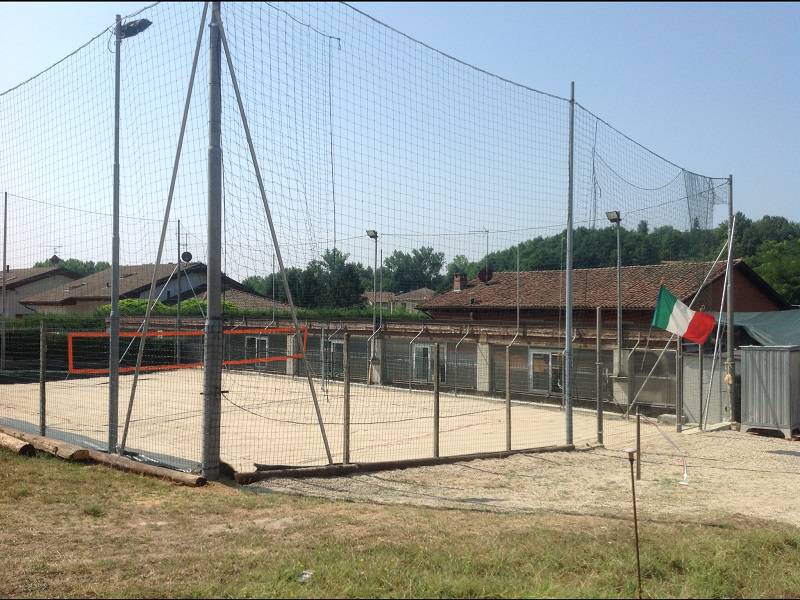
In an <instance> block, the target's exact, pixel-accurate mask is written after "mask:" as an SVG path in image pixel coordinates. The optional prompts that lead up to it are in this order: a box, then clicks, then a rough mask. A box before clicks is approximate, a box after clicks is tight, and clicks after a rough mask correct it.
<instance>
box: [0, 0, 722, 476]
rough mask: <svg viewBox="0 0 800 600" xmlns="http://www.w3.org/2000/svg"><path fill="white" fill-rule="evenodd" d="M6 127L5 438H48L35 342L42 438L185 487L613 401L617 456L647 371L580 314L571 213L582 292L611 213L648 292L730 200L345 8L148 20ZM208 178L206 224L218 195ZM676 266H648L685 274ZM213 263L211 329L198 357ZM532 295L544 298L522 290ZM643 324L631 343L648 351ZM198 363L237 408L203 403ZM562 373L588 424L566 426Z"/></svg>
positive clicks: (505, 430) (189, 10) (539, 100)
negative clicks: (187, 476)
mask: <svg viewBox="0 0 800 600" xmlns="http://www.w3.org/2000/svg"><path fill="white" fill-rule="evenodd" d="M212 13H213V14H212ZM142 19H146V20H147V21H149V22H150V25H149V26H147V24H146V23H145V22H144V21H142ZM209 25H211V27H209ZM218 35H219V38H217V37H216V36H218ZM215 39H219V40H220V42H221V47H220V49H219V55H218V57H219V59H220V64H221V65H222V66H221V68H220V71H219V73H217V72H216V71H215V70H214V69H213V68H212V67H213V66H214V65H215V64H216V63H215V60H216V59H214V58H213V50H211V49H210V46H209V43H210V40H215ZM116 48H118V54H117V53H116V52H117V50H115V49H116ZM115 59H119V73H120V95H119V98H120V119H119V122H118V125H119V127H118V133H119V144H120V150H119V187H118V190H119V203H120V209H119V215H118V217H119V218H118V220H119V240H120V276H119V279H118V281H119V296H120V298H122V301H121V303H120V308H119V312H120V313H121V314H122V321H123V322H122V325H121V333H120V335H119V340H118V343H117V341H116V333H115V332H114V331H113V327H111V326H112V325H113V323H114V320H113V319H109V316H110V311H111V307H110V306H109V305H110V304H111V303H112V299H113V298H112V289H113V286H112V283H113V281H112V277H111V274H112V271H111V264H110V263H111V262H112V239H113V233H114V216H113V215H114V212H113V198H114V192H115V189H116V188H115V186H114V181H115V179H114V172H115V168H114V167H115V158H114V156H115V154H114V139H115V138H114V132H115V123H116V121H115V110H114V107H115V86H114V75H115ZM217 74H219V75H220V83H219V86H218V87H215V86H216V85H217V84H216V83H215V81H216V79H215V77H216V75H217ZM565 83H566V82H565ZM565 87H566V86H565ZM216 90H219V94H220V96H219V97H220V100H221V107H220V110H219V112H218V113H214V111H213V109H214V107H215V106H216V103H215V102H213V101H212V100H214V98H215V94H216V93H217V91H216ZM215 114H216V117H218V118H219V126H220V131H221V148H222V153H221V156H222V158H221V159H220V162H218V163H214V165H216V166H214V165H212V163H211V161H212V159H210V158H209V153H208V147H209V137H208V123H209V119H212V123H213V122H214V118H215ZM0 119H2V123H3V127H2V128H0V148H3V149H4V151H2V152H0V186H1V187H2V189H3V190H6V191H7V195H6V218H5V220H4V226H5V232H6V233H5V235H4V247H5V248H7V250H5V251H4V254H5V259H6V260H5V264H6V265H9V267H7V268H6V270H5V274H4V278H3V286H2V289H3V298H4V300H3V306H4V316H5V337H4V348H5V350H4V352H5V358H4V365H3V368H2V377H3V382H4V385H3V386H2V387H0V394H2V403H0V405H1V406H2V409H1V410H0V421H2V423H5V424H6V425H14V426H17V427H20V428H27V429H30V428H31V427H37V426H38V419H39V417H40V415H39V412H38V408H37V407H38V397H39V388H40V387H41V384H40V383H39V381H38V375H37V372H38V369H39V354H38V346H37V344H38V335H39V334H38V331H39V330H38V327H39V320H40V319H42V318H44V319H45V322H46V327H47V331H48V334H47V338H48V355H47V363H46V367H47V368H46V376H45V380H46V381H45V383H46V386H45V387H46V394H47V404H46V408H47V415H46V420H47V430H48V432H50V433H51V434H53V435H62V436H73V438H74V439H77V438H75V436H79V437H80V439H81V440H83V441H84V442H86V443H91V444H93V445H95V446H97V447H100V448H107V447H108V443H109V441H110V442H111V443H112V446H114V445H116V444H117V443H118V442H115V440H119V439H124V440H125V443H126V450H129V451H132V452H136V453H138V454H139V455H141V456H145V457H149V458H151V459H153V460H158V461H160V462H163V463H166V464H169V465H172V466H177V467H180V468H194V467H197V466H198V465H199V464H200V463H201V462H202V461H203V460H204V458H203V456H204V454H203V453H204V452H208V450H209V448H212V449H213V444H212V446H211V447H209V446H205V447H204V440H206V441H207V440H208V436H212V437H213V436H217V437H218V440H219V445H220V455H221V457H222V460H224V461H227V462H228V463H230V464H231V465H232V466H233V467H234V468H235V469H237V470H243V469H244V470H247V469H251V468H252V466H253V464H254V463H256V464H260V465H312V464H325V463H328V462H341V461H343V460H344V459H345V454H347V453H348V452H349V459H350V460H352V461H360V462H374V461H383V460H404V459H412V458H420V457H426V456H430V455H431V454H432V453H434V447H435V446H436V447H437V448H438V449H437V450H436V453H438V454H439V455H441V456H445V455H458V454H469V453H476V452H496V451H504V450H507V449H509V448H511V449H524V448H534V447H541V446H553V445H568V444H570V443H572V442H575V443H578V442H584V441H592V440H595V439H596V438H597V430H598V424H597V417H596V414H595V412H594V411H595V410H596V408H597V406H598V397H599V398H600V400H599V401H600V402H601V403H602V404H603V405H604V406H605V408H606V419H611V420H613V423H619V426H618V431H619V436H620V437H626V436H628V435H629V432H630V428H629V423H628V421H627V420H626V419H624V418H621V417H620V415H623V414H624V413H625V412H626V410H627V408H628V405H627V404H625V402H626V401H627V400H626V399H627V398H628V397H629V396H628V395H626V394H629V393H630V390H631V389H633V387H632V385H633V383H632V382H635V381H637V380H638V379H639V378H640V377H641V372H642V371H643V370H647V365H648V364H649V363H648V360H649V358H648V357H647V356H645V355H640V354H641V353H639V352H638V351H633V353H632V354H631V355H630V357H629V359H628V360H630V361H631V362H632V364H638V362H639V359H640V358H642V356H644V358H645V360H644V363H647V364H644V365H643V366H639V367H637V371H636V373H634V374H633V375H632V376H631V377H629V378H628V381H625V382H622V381H621V380H622V379H623V378H624V376H625V373H623V372H621V371H620V372H618V371H619V370H618V369H616V368H615V366H614V365H615V360H616V357H618V356H619V355H620V353H625V354H628V353H629V352H631V349H632V348H633V339H632V338H630V337H626V338H625V339H624V340H622V344H621V345H622V346H623V349H622V351H620V350H618V349H617V345H618V342H617V340H615V339H614V335H613V333H612V332H611V331H610V329H604V330H603V331H602V332H601V344H600V345H601V349H600V352H599V353H598V352H597V351H596V348H595V338H596V334H595V332H594V325H593V319H594V311H595V308H596V307H598V306H599V307H601V308H602V309H603V311H604V312H605V313H606V314H607V315H608V316H606V317H604V318H605V320H606V327H608V323H609V322H610V321H609V319H611V318H612V315H613V311H614V308H615V305H616V302H615V298H613V297H611V298H608V297H599V296H597V295H596V294H594V295H593V292H592V286H590V285H588V284H587V285H585V286H584V288H585V289H584V291H583V292H581V294H582V296H581V297H578V295H577V292H575V294H573V296H574V297H571V298H570V297H569V295H568V294H567V291H568V287H567V285H566V278H565V274H564V270H563V269H564V268H565V266H566V265H567V258H568V256H567V248H566V238H567V233H568V232H569V231H570V228H569V227H568V216H569V215H568V206H570V205H572V206H573V211H572V214H571V219H572V221H571V223H572V225H573V226H574V231H575V238H574V240H575V242H574V248H573V252H572V255H571V257H572V258H574V262H575V264H576V265H577V266H583V267H601V266H606V265H607V264H608V256H609V249H612V250H611V252H613V248H614V229H612V228H611V227H606V226H605V225H606V224H607V223H606V221H605V216H604V215H605V213H606V212H607V211H612V210H616V211H621V212H622V215H623V218H624V223H625V225H624V227H625V230H626V231H629V232H631V234H630V235H634V232H635V235H639V236H640V238H636V239H637V240H639V241H640V242H641V243H642V245H641V248H640V247H630V248H625V258H624V259H623V264H626V265H631V264H646V263H647V262H648V261H651V260H656V261H657V260H658V259H659V258H658V257H657V258H655V259H653V256H652V252H651V251H652V250H653V248H655V245H654V244H655V242H652V240H651V239H650V238H648V237H647V235H648V232H656V231H658V232H660V234H659V235H667V234H669V235H672V234H673V232H674V235H679V234H680V235H686V236H694V237H693V238H692V239H693V240H694V243H695V245H696V246H697V247H700V246H703V247H704V248H705V247H707V246H709V244H710V245H711V246H712V247H713V245H714V244H712V243H711V242H710V241H715V239H716V238H715V237H714V235H715V233H714V231H712V228H713V227H714V226H715V225H716V224H717V221H715V218H716V216H715V214H714V207H715V206H716V205H717V204H720V203H724V202H726V201H727V195H728V191H729V190H728V181H727V180H723V179H715V178H709V177H703V176H700V175H697V174H694V173H692V172H690V171H688V170H686V169H683V168H682V167H679V166H677V165H676V164H674V163H672V162H670V161H668V160H666V159H664V158H662V157H660V156H659V155H658V154H656V153H654V152H652V151H651V150H649V149H647V148H646V147H645V146H643V145H641V144H639V143H638V142H636V141H634V140H633V139H631V138H629V137H628V136H626V135H625V134H623V133H621V132H620V131H618V130H617V129H615V128H614V127H613V126H611V125H610V124H608V123H607V122H606V121H604V120H603V119H601V118H599V117H597V116H595V115H594V114H593V113H592V112H591V111H589V110H588V109H587V108H585V107H583V106H582V105H581V104H579V103H577V102H574V101H572V100H571V99H570V98H566V97H563V96H560V95H558V94H552V93H546V92H543V91H539V90H536V89H534V88H531V87H529V86H526V85H522V84H518V83H515V82H512V81H509V80H507V79H505V78H503V77H500V76H497V75H494V74H492V73H488V72H486V71H484V70H482V69H480V68H477V67H475V66H472V65H469V64H467V63H465V62H463V61H460V60H458V59H456V58H453V57H450V56H448V55H446V54H444V53H442V52H440V51H438V50H436V49H434V48H432V47H430V46H428V45H426V44H424V43H422V42H420V41H417V40H415V39H413V38H411V37H409V36H407V35H405V34H403V33H402V32H399V31H397V30H395V29H393V28H392V27H390V26H388V25H386V24H383V23H381V22H379V21H377V20H375V19H374V18H372V17H370V16H369V15H367V14H365V13H363V12H362V11H361V10H360V9H358V8H356V7H353V6H350V5H348V4H342V3H291V2H290V3H279V4H272V3H230V4H228V3H222V5H221V9H220V10H219V13H217V12H215V11H214V10H212V7H211V5H210V4H202V3H181V4H174V3H156V4H154V5H151V6H148V7H146V8H144V9H142V10H141V11H139V12H138V13H136V14H134V15H129V16H127V17H125V18H123V19H122V20H121V25H120V28H116V26H114V25H112V26H110V27H109V29H108V30H105V31H103V32H101V33H100V34H98V36H96V37H95V38H93V39H92V40H89V41H88V42H87V43H86V44H85V45H84V46H82V47H81V48H79V49H78V50H76V51H75V52H73V53H71V54H69V55H68V56H66V57H65V58H64V59H62V60H60V61H58V62H57V63H55V64H54V65H52V66H51V67H49V68H47V69H45V70H44V71H42V72H41V73H40V74H38V75H36V76H34V77H32V78H31V79H29V80H28V81H25V82H23V83H21V84H20V85H18V86H16V87H14V88H11V89H9V90H7V91H6V92H3V93H2V94H0ZM212 129H213V128H212ZM570 165H572V168H571V169H570ZM216 167H218V168H219V169H220V173H221V179H220V184H219V190H220V192H221V194H220V195H219V196H218V199H219V204H218V205H213V206H212V205H211V201H210V200H209V198H211V199H212V200H213V199H214V198H215V197H216V196H215V195H214V194H213V193H212V190H211V188H212V187H213V185H215V184H214V178H208V179H207V177H206V174H207V170H208V169H211V170H213V169H214V168H216ZM209 172H211V171H209ZM570 203H571V204H570ZM209 215H212V217H209ZM214 215H219V217H218V220H215V217H214ZM270 219H271V220H270ZM273 226H274V231H273ZM212 231H217V233H218V234H219V236H220V237H221V244H220V246H219V247H216V246H214V245H211V246H209V241H208V240H209V239H211V238H209V236H208V235H207V232H212ZM665 232H666V233H665ZM273 234H274V235H273ZM695 238H697V239H695ZM631 239H633V238H631ZM634 242H636V240H634ZM634 242H630V244H634ZM636 243H638V242H636ZM665 247H666V248H667V250H665V251H664V252H666V254H662V255H659V256H660V257H661V258H663V257H667V258H675V259H682V258H686V256H684V255H679V254H675V255H673V254H670V252H673V249H672V248H673V246H671V245H669V244H666V245H665ZM706 249H707V248H706ZM674 251H675V252H677V250H674ZM712 258H713V257H712ZM216 259H219V262H220V263H221V270H222V275H221V276H220V279H219V280H217V279H214V281H218V282H221V287H222V290H223V297H222V300H223V305H222V315H223V317H224V324H223V330H224V331H223V332H222V333H221V334H220V335H219V336H215V337H213V339H212V338H208V339H207V336H206V335H205V333H204V332H205V330H206V328H207V327H208V324H207V321H206V318H207V317H209V310H212V309H213V304H214V298H216V296H215V292H214V286H211V287H210V288H209V287H208V285H207V283H208V281H209V273H211V277H212V278H214V277H216V275H215V271H214V263H215V260H216ZM35 269H38V270H35ZM545 271H546V272H548V273H550V274H551V275H547V282H546V284H545V283H537V281H539V280H533V279H525V281H523V282H522V283H520V281H521V276H520V274H521V273H534V274H535V273H540V272H545ZM612 276H613V275H612V271H609V272H608V273H606V274H604V275H602V277H603V278H604V279H605V280H610V278H611V277H612ZM537 277H538V276H537ZM542 277H544V276H542ZM542 281H544V279H542ZM525 282H528V283H525ZM575 285H577V284H574V285H573V287H572V288H570V289H569V291H570V292H571V293H572V292H573V291H574V290H575V289H578V288H577V287H575ZM478 287H480V288H481V290H483V291H482V292H481V293H482V294H484V295H483V296H481V297H480V298H479V297H478V296H477V295H476V294H477V292H475V293H473V292H474V290H477V289H478ZM470 290H473V291H470ZM537 294H538V296H537ZM148 298H149V300H148ZM534 298H536V299H534ZM209 299H210V301H209ZM568 299H571V300H572V301H573V312H574V316H575V319H576V331H575V332H573V335H572V337H571V338H570V339H571V340H572V344H573V346H572V348H571V349H568V348H565V340H566V338H567V337H568V336H567V335H566V325H567V318H566V317H567V308H568ZM653 300H654V299H653ZM637 310H639V312H638V313H636V315H638V316H636V315H634V316H633V317H631V318H632V319H634V320H635V323H632V324H631V326H630V327H626V334H628V333H629V332H630V331H634V330H637V328H638V330H642V329H646V321H647V319H648V316H647V315H645V316H642V314H644V311H642V310H641V309H637ZM146 312H147V313H150V317H149V318H143V317H144V315H145V313H146ZM295 314H296V317H297V318H296V319H295ZM112 316H113V315H112ZM431 317H433V318H431ZM626 318H628V317H627V315H626ZM215 319H216V316H215V314H211V318H210V320H209V321H208V322H210V323H216V321H215ZM345 335H347V336H348V351H347V352H345V348H344V346H345V341H344V339H345ZM653 339H654V340H655V341H657V342H658V343H663V340H661V341H658V340H660V338H658V337H657V336H655V337H654V338H653ZM654 343H655V342H654ZM437 348H438V362H437V361H436V360H435V355H436V351H437ZM112 349H117V350H118V351H119V356H120V360H119V363H118V364H119V371H120V375H119V395H118V400H114V398H113V396H110V393H109V388H110V386H109V385H108V384H109V379H110V378H111V379H112V380H114V376H113V375H111V374H110V372H111V369H110V368H109V366H110V365H109V355H110V354H113V352H112ZM209 349H210V350H209ZM217 350H219V351H220V354H219V355H217V354H216V351H217ZM209 351H211V352H212V353H214V356H215V357H217V358H218V362H215V363H214V364H218V363H221V364H222V373H221V382H220V381H217V382H216V383H215V380H214V378H213V377H212V378H211V379H209V378H208V377H207V375H208V373H207V371H206V369H207V368H208V365H209ZM569 355H571V356H572V376H571V379H570V380H569V382H570V383H571V384H572V390H573V392H572V395H573V399H574V405H575V411H574V414H573V411H572V410H571V408H570V407H569V406H567V405H566V404H568V403H565V402H564V401H563V397H564V388H565V385H564V384H565V374H566V373H567V371H568V366H567V365H568V364H569V361H568V360H567V357H568V356H569ZM670 357H671V358H670ZM217 358H215V359H214V360H215V361H216V360H217ZM212 362H213V361H212ZM507 362H508V364H506V363H507ZM345 363H348V364H347V366H348V367H349V372H350V378H349V381H348V384H347V385H345V382H344V379H345ZM670 369H672V370H670ZM659 370H660V371H659V372H661V370H663V375H660V374H659V375H656V377H657V379H651V381H649V382H648V384H647V386H646V389H645V390H643V392H642V400H641V401H642V404H643V405H644V406H649V407H651V409H652V410H653V411H656V410H660V409H664V410H669V409H670V407H673V410H674V403H675V399H674V397H673V396H671V394H674V388H675V382H674V356H673V355H672V354H667V355H666V358H665V359H662V363H661V365H660V366H659ZM671 378H672V379H671ZM209 386H210V387H209ZM348 387H349V397H348V398H346V396H348V394H347V393H346V392H345V390H346V388H348ZM623 388H624V393H623ZM670 390H672V391H670ZM435 397H436V398H438V401H437V402H436V403H435V402H434V398H435ZM209 402H210V403H211V404H209ZM215 402H216V407H217V408H216V409H213V411H212V412H213V413H214V414H209V412H208V411H209V410H210V409H209V406H211V407H212V408H213V406H215V404H214V403H215ZM116 411H118V414H119V417H118V419H117V420H116V421H115V419H114V413H115V412H116ZM567 419H574V426H575V432H574V433H575V435H574V439H570V433H569V432H568V428H567V427H566V425H565V423H566V421H567ZM209 428H211V429H215V430H216V431H209ZM509 431H510V433H509ZM606 431H607V432H609V433H608V434H607V437H608V435H611V434H610V432H611V431H614V427H613V426H611V425H609V426H607V427H606ZM434 438H436V439H438V446H437V445H436V442H435V441H434ZM626 439H627V438H626ZM204 448H205V450H204ZM114 449H115V448H113V447H112V448H111V450H112V451H113V450H114ZM346 451H347V452H346Z"/></svg>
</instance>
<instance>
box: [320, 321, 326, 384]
mask: <svg viewBox="0 0 800 600" xmlns="http://www.w3.org/2000/svg"><path fill="white" fill-rule="evenodd" d="M319 375H320V379H321V380H322V388H323V389H325V328H324V327H323V328H322V332H321V334H320V336H319Z"/></svg>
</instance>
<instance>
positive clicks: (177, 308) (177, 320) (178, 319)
mask: <svg viewBox="0 0 800 600" xmlns="http://www.w3.org/2000/svg"><path fill="white" fill-rule="evenodd" d="M176 275H177V277H178V280H177V281H178V284H177V285H178V303H177V304H176V305H175V331H176V332H177V333H178V334H179V335H178V336H176V337H175V364H178V365H179V364H181V336H180V332H181V220H180V219H178V270H177V273H176Z"/></svg>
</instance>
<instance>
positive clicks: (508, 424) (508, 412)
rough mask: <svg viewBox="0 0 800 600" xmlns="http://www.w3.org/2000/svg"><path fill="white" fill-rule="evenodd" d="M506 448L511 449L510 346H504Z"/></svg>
mask: <svg viewBox="0 0 800 600" xmlns="http://www.w3.org/2000/svg"><path fill="white" fill-rule="evenodd" d="M506 450H511V346H506Z"/></svg>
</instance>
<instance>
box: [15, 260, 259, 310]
mask: <svg viewBox="0 0 800 600" xmlns="http://www.w3.org/2000/svg"><path fill="white" fill-rule="evenodd" d="M152 277H153V265H124V266H121V267H120V282H119V297H120V299H127V298H143V299H146V298H147V297H148V294H149V292H150V283H151V280H152ZM222 285H223V289H236V290H242V291H244V286H242V284H240V283H239V282H238V281H234V280H233V279H231V278H229V277H226V276H225V275H223V283H222ZM205 289H206V266H205V265H204V264H203V263H199V262H196V263H189V264H187V265H185V266H183V267H181V276H180V278H178V277H177V274H176V273H175V263H166V264H163V265H159V267H158V272H157V274H156V295H157V296H158V298H159V300H160V301H161V302H164V303H165V304H174V303H175V302H177V301H178V299H179V298H180V299H181V300H186V299H188V298H194V297H195V296H197V295H199V294H200V293H202V292H204V291H205ZM110 303H111V269H110V268H109V269H106V270H104V271H99V272H97V273H92V274H91V275H87V276H86V277H83V278H81V279H75V280H70V281H68V282H66V283H64V284H63V285H59V286H56V287H52V288H50V289H48V290H46V291H43V292H40V293H37V294H32V295H30V296H27V297H25V298H24V299H23V300H22V304H23V305H25V306H26V307H28V308H29V309H31V310H33V311H35V312H39V313H50V314H53V313H55V314H71V315H89V314H92V313H94V312H95V311H96V310H97V309H98V308H100V307H101V306H103V305H105V304H110Z"/></svg>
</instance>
